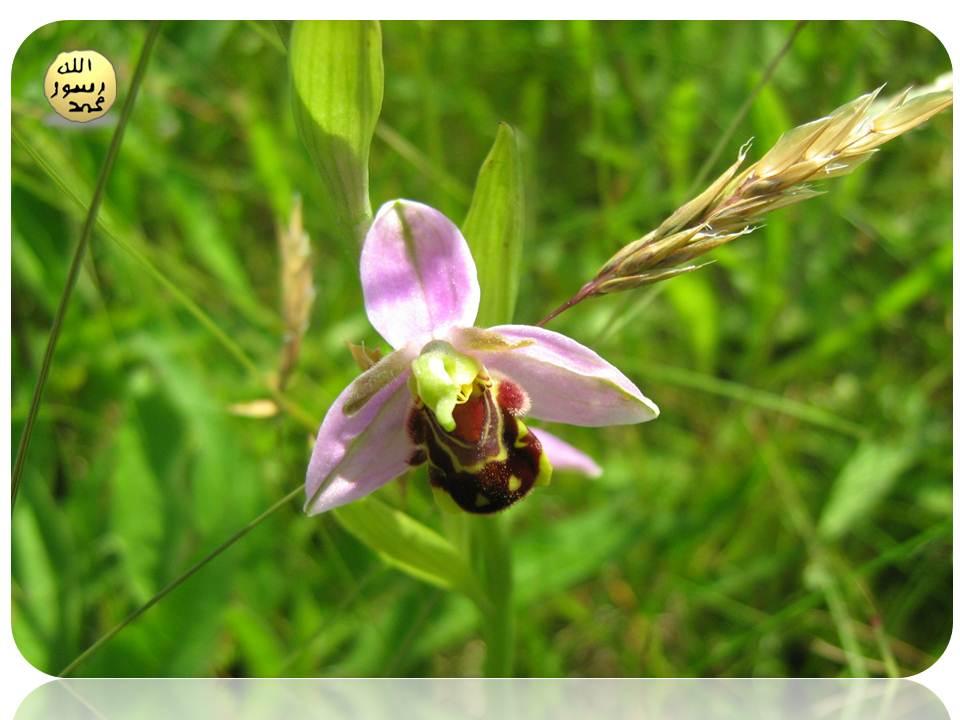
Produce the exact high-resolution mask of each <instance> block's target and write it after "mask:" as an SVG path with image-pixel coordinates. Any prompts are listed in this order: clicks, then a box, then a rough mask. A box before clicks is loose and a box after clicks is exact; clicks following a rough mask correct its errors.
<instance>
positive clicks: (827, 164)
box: [538, 82, 953, 326]
mask: <svg viewBox="0 0 960 720" xmlns="http://www.w3.org/2000/svg"><path fill="white" fill-rule="evenodd" d="M940 84H941V83H940V82H937V83H935V84H934V85H933V86H931V87H926V88H920V89H918V90H913V89H911V88H907V89H906V90H903V91H901V92H900V93H898V94H897V95H895V96H893V97H892V98H891V99H889V100H887V101H885V102H884V101H879V100H878V96H879V94H880V91H881V89H882V88H878V89H877V90H875V91H873V92H871V93H867V94H865V95H862V96H861V97H859V98H857V99H856V100H853V101H852V102H849V103H847V104H846V105H842V106H841V107H839V108H837V109H836V110H834V111H833V112H832V113H831V114H830V115H827V116H826V117H822V118H820V119H818V120H814V121H812V122H809V123H807V124H805V125H801V126H800V127H797V128H794V129H793V130H790V131H789V132H787V133H785V134H784V135H782V136H781V137H780V140H779V141H778V142H777V143H776V145H774V146H773V148H771V149H770V150H769V151H768V152H767V153H766V154H765V155H764V156H763V157H761V158H760V159H759V160H758V161H757V162H755V163H753V164H752V165H750V166H748V167H747V168H746V169H744V170H741V166H742V165H743V162H744V160H745V159H746V156H747V153H748V151H749V149H750V143H749V142H748V143H746V144H745V145H743V146H742V147H741V148H740V152H739V153H738V155H737V159H736V161H735V162H734V163H733V164H732V165H731V166H730V167H729V168H727V170H726V171H725V172H723V174H721V175H720V177H718V178H717V179H716V180H714V182H713V183H711V184H710V186H709V187H707V189H706V190H704V191H703V192H702V193H700V194H699V195H698V196H697V197H695V198H693V199H692V200H690V201H689V202H688V203H686V204H685V205H683V206H682V207H680V208H678V209H677V210H676V211H674V213H673V214H671V215H670V217H668V218H667V219H666V220H664V221H663V222H662V223H661V224H660V226H659V227H657V228H656V229H655V230H652V231H650V232H649V233H647V234H646V235H644V236H643V237H641V238H639V239H638V240H634V241H633V242H631V243H629V244H627V245H626V246H624V247H623V248H621V249H620V250H619V251H618V252H617V253H616V254H615V255H614V256H613V257H611V258H610V259H609V260H608V261H607V262H606V263H605V264H604V265H603V267H602V268H600V270H599V271H598V272H597V274H596V275H594V277H593V278H592V279H591V280H590V281H589V282H587V283H586V284H584V285H583V287H581V288H580V290H578V291H577V293H576V294H574V295H573V296H572V297H571V298H570V299H568V300H566V301H565V302H564V303H563V304H561V305H560V306H559V307H557V308H556V309H555V310H554V311H552V312H551V313H549V314H548V315H547V316H546V317H544V319H543V320H541V321H540V322H539V323H538V324H539V325H541V326H543V325H545V324H546V323H547V322H549V321H550V320H552V319H553V318H555V317H556V316H557V315H559V314H560V313H562V312H565V311H566V310H568V309H570V308H571V307H573V306H575V305H577V304H579V303H580V302H582V301H583V300H586V299H587V298H590V297H595V296H598V295H609V294H611V293H616V292H622V291H625V290H634V289H636V288H639V287H643V286H645V285H650V284H652V283H656V282H660V281H661V280H666V279H668V278H671V277H675V276H677V275H682V274H685V273H688V272H692V271H693V270H697V269H699V268H701V267H703V266H704V265H705V264H707V263H700V264H690V262H691V261H692V260H695V259H697V258H699V257H700V256H701V255H703V254H705V253H707V252H709V251H711V250H713V249H715V248H717V247H720V246H721V245H726V244H727V243H729V242H731V241H733V240H736V239H737V238H739V237H742V236H744V235H749V234H750V233H752V232H753V231H754V230H756V229H757V228H758V227H760V224H759V223H760V222H761V221H762V218H763V217H764V216H765V215H766V214H767V213H769V212H772V211H774V210H778V209H780V208H783V207H787V206H789V205H794V204H796V203H799V202H803V201H804V200H808V199H809V198H812V197H816V196H818V195H821V194H823V191H822V190H819V189H817V188H815V187H814V186H812V185H811V183H813V182H816V181H818V180H824V179H828V178H834V177H842V176H843V175H847V174H849V173H851V172H853V171H854V170H856V169H857V168H858V167H859V166H860V165H862V164H863V163H865V162H866V161H867V160H869V159H870V158H871V157H873V155H874V154H875V153H876V152H877V150H878V148H879V147H880V146H881V145H883V144H884V143H886V142H889V141H890V140H893V139H894V138H895V137H898V136H900V135H902V134H903V133H905V132H907V131H908V130H912V129H913V128H915V127H917V126H918V125H920V124H922V123H924V122H926V121H927V120H929V119H930V118H931V117H933V116H934V115H936V114H937V113H939V112H941V111H943V110H945V109H947V108H948V107H950V106H951V105H952V104H953V92H952V91H951V90H950V89H941V88H940ZM947 87H948V88H949V85H948V86H947Z"/></svg>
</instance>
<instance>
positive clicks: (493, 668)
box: [469, 515, 516, 677]
mask: <svg viewBox="0 0 960 720" xmlns="http://www.w3.org/2000/svg"><path fill="white" fill-rule="evenodd" d="M469 522H470V539H471V543H470V544H471V551H472V556H473V562H474V566H475V567H476V569H477V575H478V576H479V578H480V580H481V582H482V583H483V587H484V590H485V591H486V594H487V598H488V599H489V600H490V602H489V603H487V609H486V610H483V609H481V614H482V623H483V636H484V640H485V641H486V643H487V654H486V658H485V660H484V666H483V673H484V675H485V676H486V677H512V676H513V651H514V635H515V629H516V628H515V624H514V605H513V559H512V555H511V552H510V544H509V542H508V541H507V533H506V531H505V528H504V527H503V518H502V517H500V516H498V515H490V516H487V515H471V516H469Z"/></svg>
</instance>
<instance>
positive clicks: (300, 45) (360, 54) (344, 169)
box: [290, 21, 383, 240]
mask: <svg viewBox="0 0 960 720" xmlns="http://www.w3.org/2000/svg"><path fill="white" fill-rule="evenodd" d="M290 74H291V77H292V79H293V111H294V117H295V119H296V122H297V126H298V128H299V129H300V135H301V137H302V138H303V142H304V144H305V145H306V147H307V151H308V152H309V153H310V157H311V158H313V161H314V163H316V165H317V168H318V169H319V170H320V177H321V179H322V181H323V184H324V189H325V191H326V193H327V195H328V197H329V201H330V203H331V205H332V206H333V208H334V211H335V215H336V218H335V219H336V222H337V224H338V225H339V228H338V230H340V231H342V232H349V233H350V234H351V235H353V236H354V237H356V238H357V239H358V240H359V238H362V237H363V233H364V231H365V230H366V226H367V224H368V223H369V221H370V195H369V183H368V176H369V172H368V166H369V160H370V142H371V140H372V139H373V131H374V128H375V127H376V124H377V119H378V118H379V117H380V106H381V104H382V102H383V54H382V49H381V39H380V25H379V23H376V22H370V21H359V22H354V21H349V22H348V21H303V22H296V23H294V25H293V30H292V32H291V35H290Z"/></svg>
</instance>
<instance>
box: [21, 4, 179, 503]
mask: <svg viewBox="0 0 960 720" xmlns="http://www.w3.org/2000/svg"><path fill="white" fill-rule="evenodd" d="M160 28H161V23H159V22H155V23H153V24H151V26H150V30H149V31H148V32H147V37H146V40H144V43H143V48H142V49H141V50H140V57H139V59H138V60H137V66H136V69H135V70H134V72H133V79H132V80H131V81H130V90H129V92H128V93H127V97H126V99H125V100H124V102H123V107H122V108H121V110H120V118H119V119H118V120H117V126H116V128H114V130H113V137H112V138H111V139H110V145H109V147H108V148H107V154H106V157H105V158H104V160H103V165H102V166H101V167H100V174H99V176H98V177H97V184H96V185H95V186H94V190H93V197H92V198H91V200H90V207H89V208H88V209H87V216H86V218H85V219H84V221H83V228H82V229H81V231H80V240H79V241H78V242H77V247H76V248H75V249H74V251H73V258H72V259H71V261H70V268H69V270H68V271H67V282H66V284H65V285H64V288H63V292H62V293H61V294H60V302H59V303H58V305H57V311H56V313H55V314H54V316H53V325H51V327H50V334H49V336H48V337H47V346H46V348H45V349H44V351H43V360H42V361H41V363H40V374H39V375H38V377H37V384H36V385H35V386H34V388H33V397H32V398H31V400H30V410H29V412H28V413H27V419H26V422H25V424H24V427H23V434H21V436H20V444H19V446H18V447H17V457H16V460H15V461H14V465H13V473H12V474H11V480H10V510H11V512H12V511H13V508H14V506H15V505H16V503H17V495H18V494H19V492H20V484H21V481H22V479H23V469H24V466H25V463H26V459H27V452H28V451H29V449H30V439H31V438H32V437H33V427H34V424H35V423H36V420H37V413H38V412H39V411H40V401H41V400H42V398H43V390H44V388H45V387H46V384H47V377H48V376H49V375H50V367H51V366H52V365H53V356H54V354H55V353H56V350H57V342H58V341H59V339H60V329H61V328H62V327H63V319H64V317H66V314H67V309H68V308H69V306H70V299H71V297H73V289H74V287H75V286H76V284H77V278H78V277H79V276H80V268H81V267H82V266H83V259H84V257H85V256H86V253H87V247H88V246H89V245H90V236H91V235H92V234H93V229H94V227H95V226H96V223H97V213H98V212H99V210H100V203H101V201H102V200H103V195H104V192H105V191H106V187H107V183H108V182H109V180H110V173H111V172H112V171H113V165H114V163H115V162H116V159H117V155H118V154H119V152H120V145H121V143H122V142H123V133H124V130H125V129H126V127H127V123H128V122H129V121H130V115H131V113H132V112H133V106H134V103H135V102H136V100H137V93H138V92H139V90H140V86H141V85H142V84H143V77H144V74H145V73H146V70H147V65H148V64H149V62H150V56H151V54H152V53H153V48H154V45H156V42H157V37H158V36H159V34H160Z"/></svg>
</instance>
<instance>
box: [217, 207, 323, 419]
mask: <svg viewBox="0 0 960 720" xmlns="http://www.w3.org/2000/svg"><path fill="white" fill-rule="evenodd" d="M277 246H278V248H279V250H280V295H281V304H282V307H281V315H282V318H283V345H282V346H281V348H280V359H279V362H278V367H277V373H276V377H275V378H274V379H273V380H272V381H271V384H272V386H273V387H274V388H275V389H276V390H279V391H281V392H282V391H283V390H284V388H285V387H286V386H287V382H288V381H289V380H290V375H291V374H292V373H293V370H294V368H295V367H296V366H297V360H298V359H299V357H300V343H301V342H302V341H303V335H304V333H305V332H306V331H307V327H308V326H309V324H310V310H311V308H312V307H313V299H314V297H315V296H316V292H315V290H314V287H313V265H312V263H311V257H310V237H309V236H308V235H307V233H306V232H304V229H303V204H302V202H301V200H300V196H299V195H296V196H294V198H293V205H292V207H291V209H290V220H289V223H288V224H287V226H286V227H280V228H278V229H277ZM227 409H228V410H229V411H230V413H231V414H233V415H237V416H239V417H247V418H254V419H266V418H271V417H274V416H275V415H277V413H279V412H280V407H279V406H278V405H277V403H276V401H275V400H273V399H271V398H258V399H256V400H251V401H249V402H240V403H233V404H231V405H228V406H227Z"/></svg>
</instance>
